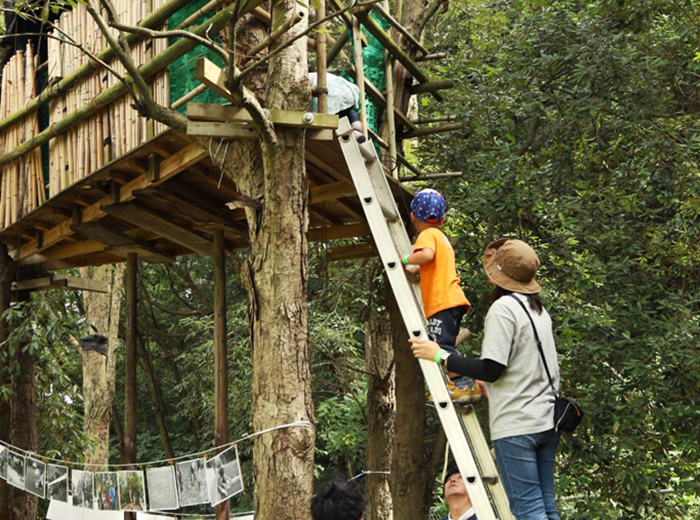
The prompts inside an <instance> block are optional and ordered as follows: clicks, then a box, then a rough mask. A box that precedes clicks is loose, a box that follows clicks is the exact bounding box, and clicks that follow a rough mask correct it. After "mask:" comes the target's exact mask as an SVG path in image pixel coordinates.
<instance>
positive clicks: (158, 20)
mask: <svg viewBox="0 0 700 520" xmlns="http://www.w3.org/2000/svg"><path fill="white" fill-rule="evenodd" d="M191 1H192V0H170V1H169V2H168V3H167V4H165V5H164V6H163V7H162V8H160V9H159V10H158V11H154V12H153V14H152V15H151V16H148V17H146V18H144V19H143V20H142V21H141V23H140V24H139V25H140V26H141V27H147V28H150V29H154V28H156V27H159V26H160V25H162V24H163V23H165V22H167V20H168V18H170V16H172V15H173V14H174V13H176V12H177V11H179V10H180V9H181V8H182V7H184V6H186V5H188V4H189V3H191ZM253 3H255V1H254V2H253ZM256 5H258V4H257V3H256ZM64 14H65V13H64ZM217 32H218V31H217ZM139 39H140V37H139V36H137V35H135V34H129V35H127V41H128V42H129V43H133V42H135V41H137V40H139ZM97 57H98V58H99V59H100V60H102V61H104V62H108V61H109V60H110V59H112V58H113V57H114V52H113V51H112V49H111V47H107V48H106V49H104V50H103V51H102V52H100V53H99V54H97ZM93 70H94V69H93V67H92V65H90V64H89V63H86V64H85V65H83V66H82V67H80V68H79V69H77V70H76V71H75V72H73V73H71V74H70V75H66V76H63V79H62V80H61V81H59V82H57V83H56V84H54V85H51V86H49V87H47V88H45V89H44V90H43V91H42V92H41V94H39V96H38V97H36V98H34V99H33V100H32V101H31V102H29V103H28V104H27V106H25V107H23V108H21V109H19V110H17V111H15V112H14V113H12V114H11V115H9V116H8V117H6V118H5V119H3V120H2V121H0V132H2V131H4V130H5V128H7V127H9V126H10V125H12V124H13V123H15V122H17V121H19V120H20V119H22V118H23V117H24V116H26V115H27V114H29V113H31V112H34V111H36V110H37V109H38V108H39V107H40V106H43V105H44V104H46V103H48V102H49V101H50V100H51V99H53V98H55V97H56V96H57V95H58V94H59V93H60V92H66V91H68V90H69V89H70V88H72V87H73V86H74V85H75V84H76V83H77V82H78V81H79V80H81V79H82V78H85V77H87V76H89V75H90V74H92V72H93Z"/></svg>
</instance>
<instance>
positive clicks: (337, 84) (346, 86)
mask: <svg viewBox="0 0 700 520" xmlns="http://www.w3.org/2000/svg"><path fill="white" fill-rule="evenodd" d="M309 82H310V83H311V86H312V87H317V86H318V73H317V72H309ZM326 90H327V91H328V93H327V95H326V106H327V108H328V113H329V114H338V117H347V118H348V120H349V121H350V126H352V129H353V131H354V132H353V133H354V134H355V138H356V139H357V142H358V143H364V142H365V140H366V138H365V136H364V134H363V133H362V123H361V122H360V118H359V117H358V116H357V110H359V106H358V105H359V102H360V89H359V88H358V87H357V85H355V84H354V83H351V82H350V81H348V80H347V79H345V78H343V77H341V76H336V75H335V74H330V73H327V74H326ZM316 96H317V94H315V95H314V97H313V98H312V99H311V106H310V107H309V110H310V111H311V112H318V99H317V98H316Z"/></svg>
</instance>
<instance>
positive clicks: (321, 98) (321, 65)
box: [316, 0, 328, 114]
mask: <svg viewBox="0 0 700 520" xmlns="http://www.w3.org/2000/svg"><path fill="white" fill-rule="evenodd" d="M318 4H319V5H318V8H317V9H316V19H317V20H322V19H323V18H325V17H326V0H319V3H318ZM316 64H317V65H318V67H317V69H318V87H319V88H325V87H326V65H327V63H326V22H323V23H322V24H321V25H319V26H318V30H317V31H316ZM318 111H319V112H320V113H321V114H326V113H328V105H327V104H326V94H324V93H321V94H319V95H318Z"/></svg>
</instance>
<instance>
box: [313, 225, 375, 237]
mask: <svg viewBox="0 0 700 520" xmlns="http://www.w3.org/2000/svg"><path fill="white" fill-rule="evenodd" d="M371 233H372V231H371V230H370V228H369V224H366V223H364V222H363V223H360V224H348V225H344V226H333V227H327V228H315V229H311V230H309V234H308V239H309V242H318V241H321V240H337V239H341V238H355V237H362V236H365V235H370V234H371Z"/></svg>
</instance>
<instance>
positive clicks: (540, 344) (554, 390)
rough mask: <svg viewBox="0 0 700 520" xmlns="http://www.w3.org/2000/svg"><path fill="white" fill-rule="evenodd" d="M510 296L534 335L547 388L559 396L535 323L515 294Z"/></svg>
mask: <svg viewBox="0 0 700 520" xmlns="http://www.w3.org/2000/svg"><path fill="white" fill-rule="evenodd" d="M510 296H512V297H513V299H514V300H515V301H516V302H518V304H519V305H520V306H521V307H522V308H523V310H524V311H525V314H526V315H527V317H528V319H529V320H530V325H532V331H533V332H534V333H535V341H536V342H537V349H538V350H539V351H540V358H542V364H543V365H544V371H545V372H546V373H547V379H549V386H551V387H552V392H554V395H555V396H557V397H558V396H559V394H557V391H556V389H555V388H554V383H553V382H552V376H551V375H549V367H548V366H547V361H546V360H545V359H544V351H543V350H542V342H541V341H540V336H539V334H537V327H535V322H534V321H532V316H530V313H529V312H528V310H527V307H525V304H524V303H523V302H521V301H520V298H518V297H517V296H516V295H515V294H513V293H510Z"/></svg>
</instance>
